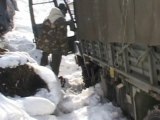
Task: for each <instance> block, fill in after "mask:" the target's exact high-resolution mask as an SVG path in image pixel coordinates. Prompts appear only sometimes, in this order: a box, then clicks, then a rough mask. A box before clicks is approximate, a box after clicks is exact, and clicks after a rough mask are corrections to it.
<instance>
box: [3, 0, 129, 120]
mask: <svg viewBox="0 0 160 120" xmlns="http://www.w3.org/2000/svg"><path fill="white" fill-rule="evenodd" d="M17 2H18V7H19V11H17V12H16V15H15V28H14V29H13V31H11V32H9V33H7V34H6V35H5V39H3V40H1V46H4V47H5V48H8V49H9V50H10V51H19V52H18V53H16V54H14V53H13V52H11V53H9V55H8V57H7V59H4V60H2V62H0V65H1V66H2V65H3V66H4V67H6V66H7V65H8V66H13V65H16V64H17V61H19V60H21V63H23V64H25V63H26V59H27V60H28V59H29V60H30V61H31V63H29V65H30V66H32V67H33V68H34V70H35V72H36V73H37V74H38V75H39V76H41V78H43V79H44V80H45V81H46V82H47V84H48V85H49V88H50V90H51V92H49V93H48V92H47V91H46V89H42V90H40V91H39V92H38V93H37V94H36V95H35V96H30V97H24V98H20V97H15V98H11V97H5V96H3V95H2V94H0V101H1V102H0V120H127V119H126V118H125V117H124V116H123V115H122V112H121V110H120V108H117V107H114V106H113V105H112V103H110V102H107V100H105V99H103V98H102V96H103V92H102V90H101V87H100V84H97V85H96V86H94V87H90V88H88V89H83V80H82V76H81V68H80V67H79V66H77V65H76V64H75V61H74V55H73V54H70V55H68V56H63V58H62V62H61V66H60V75H62V76H63V77H65V78H66V79H67V82H66V85H65V87H64V88H63V89H62V88H61V87H60V84H59V81H57V77H56V76H55V75H54V74H53V73H52V71H51V70H50V69H49V66H47V67H42V66H39V65H38V63H39V62H40V58H41V51H40V50H37V49H36V46H35V44H34V43H33V34H32V29H31V22H30V16H29V8H28V0H17ZM50 7H52V6H50ZM47 8H48V9H47ZM47 8H45V9H44V8H43V7H39V8H38V10H37V11H36V12H37V13H38V12H41V10H43V12H41V13H38V14H41V15H40V16H41V18H38V19H43V17H42V16H45V15H47V11H48V10H49V9H50V8H49V7H47ZM2 44H3V45H2ZM24 52H27V53H29V54H27V53H24ZM29 55H30V56H31V57H32V58H33V59H34V60H33V59H32V58H30V57H29ZM12 58H14V61H13V60H12ZM4 63H5V64H4Z"/></svg>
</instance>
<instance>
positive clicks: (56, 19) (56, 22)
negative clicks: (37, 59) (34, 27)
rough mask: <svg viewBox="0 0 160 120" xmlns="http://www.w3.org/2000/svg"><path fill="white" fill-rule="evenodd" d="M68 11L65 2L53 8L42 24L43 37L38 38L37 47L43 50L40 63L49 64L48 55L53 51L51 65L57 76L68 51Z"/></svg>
mask: <svg viewBox="0 0 160 120" xmlns="http://www.w3.org/2000/svg"><path fill="white" fill-rule="evenodd" d="M66 13H67V8H66V6H65V5H64V4H60V5H59V6H58V8H56V7H55V8H52V10H51V12H50V14H49V16H48V17H47V18H46V19H45V20H44V22H43V24H42V34H41V37H40V38H39V39H38V40H37V48H39V49H41V50H43V53H42V58H41V63H40V64H41V65H43V66H45V65H47V64H48V55H49V54H50V53H51V54H52V61H51V62H50V66H51V68H52V70H53V72H54V73H55V74H56V75H57V76H58V73H59V67H60V63H61V58H62V55H67V53H68V42H67V23H66V20H65V14H66Z"/></svg>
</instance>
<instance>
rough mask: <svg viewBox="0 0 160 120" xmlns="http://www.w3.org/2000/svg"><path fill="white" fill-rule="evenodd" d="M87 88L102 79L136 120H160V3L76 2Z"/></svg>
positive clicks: (137, 0)
mask: <svg viewBox="0 0 160 120" xmlns="http://www.w3.org/2000/svg"><path fill="white" fill-rule="evenodd" d="M74 9H75V18H76V24H77V31H76V34H77V40H78V41H79V42H78V50H79V54H77V55H76V61H77V63H78V64H79V65H80V66H81V67H82V75H83V77H84V82H85V83H86V87H89V86H92V85H95V84H96V83H97V82H100V83H101V85H102V88H103V91H104V93H105V97H106V98H108V99H109V100H110V101H112V102H113V104H115V105H117V106H119V107H120V108H121V109H122V110H123V111H124V113H125V114H126V115H127V116H129V117H130V119H134V120H160V106H159V104H160V46H159V45H160V15H159V11H160V1H159V0H75V1H74Z"/></svg>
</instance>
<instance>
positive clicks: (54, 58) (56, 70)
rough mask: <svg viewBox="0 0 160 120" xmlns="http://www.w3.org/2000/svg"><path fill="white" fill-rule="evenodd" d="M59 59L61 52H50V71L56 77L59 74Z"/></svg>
mask: <svg viewBox="0 0 160 120" xmlns="http://www.w3.org/2000/svg"><path fill="white" fill-rule="evenodd" d="M61 59H62V52H61V50H54V51H53V52H52V61H51V64H50V65H51V68H52V71H53V72H54V73H55V74H56V75H57V76H58V74H59V67H60V64H61Z"/></svg>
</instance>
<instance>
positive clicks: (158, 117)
mask: <svg viewBox="0 0 160 120" xmlns="http://www.w3.org/2000/svg"><path fill="white" fill-rule="evenodd" d="M144 120H160V110H159V109H155V110H152V111H150V112H149V113H148V115H147V116H146V117H145V118H144Z"/></svg>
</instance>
